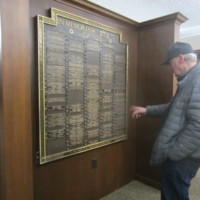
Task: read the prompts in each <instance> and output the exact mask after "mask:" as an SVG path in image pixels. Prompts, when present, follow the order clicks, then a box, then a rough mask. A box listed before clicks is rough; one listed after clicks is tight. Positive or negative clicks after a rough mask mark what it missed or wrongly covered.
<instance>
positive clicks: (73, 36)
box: [37, 8, 128, 164]
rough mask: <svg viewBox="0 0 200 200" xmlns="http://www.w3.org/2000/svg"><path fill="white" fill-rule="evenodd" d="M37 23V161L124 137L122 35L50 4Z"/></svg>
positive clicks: (124, 56)
mask: <svg viewBox="0 0 200 200" xmlns="http://www.w3.org/2000/svg"><path fill="white" fill-rule="evenodd" d="M37 23H38V84H39V86H38V88H39V89H38V96H39V163H40V164H44V163H47V162H51V161H54V160H57V159H61V158H64V157H68V156H72V155H75V154H78V153H82V152H85V151H89V150H92V149H95V148H99V147H102V146H105V145H109V144H112V143H115V142H119V141H121V140H124V139H127V113H128V112H127V99H128V98H127V88H128V85H127V83H128V80H127V77H128V76H127V74H128V63H127V60H128V58H127V54H128V45H127V44H126V43H125V42H124V41H122V33H121V32H120V31H118V30H116V29H114V28H112V27H108V26H106V25H103V24H100V23H97V22H94V21H91V20H89V19H86V18H83V17H80V16H76V15H73V14H71V13H67V12H65V11H62V10H58V9H55V8H51V18H48V17H45V16H37Z"/></svg>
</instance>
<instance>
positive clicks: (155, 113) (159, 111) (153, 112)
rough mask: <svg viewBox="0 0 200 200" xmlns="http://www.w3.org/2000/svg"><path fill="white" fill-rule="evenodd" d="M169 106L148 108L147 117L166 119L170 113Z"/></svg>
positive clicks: (162, 105)
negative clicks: (168, 112)
mask: <svg viewBox="0 0 200 200" xmlns="http://www.w3.org/2000/svg"><path fill="white" fill-rule="evenodd" d="M168 107H169V104H161V105H155V106H147V107H146V109H147V116H150V117H164V116H165V115H166V113H167V111H168Z"/></svg>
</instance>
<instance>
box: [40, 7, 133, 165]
mask: <svg viewBox="0 0 200 200" xmlns="http://www.w3.org/2000/svg"><path fill="white" fill-rule="evenodd" d="M50 11H51V18H49V17H45V16H41V15H37V28H38V101H39V164H45V163H48V162H51V161H54V160H58V159H62V158H64V157H68V156H72V155H75V154H78V153H82V152H86V151H89V150H92V149H96V148H99V147H103V146H106V145H109V144H112V143H116V142H119V141H122V140H125V139H127V138H128V53H129V52H128V44H127V43H126V42H125V41H123V34H122V32H120V31H118V30H117V29H115V28H113V27H109V26H106V25H104V24H101V23H98V22H94V21H92V20H89V19H86V18H83V17H80V16H77V15H74V14H72V13H68V12H65V11H62V10H59V9H56V8H51V9H50ZM58 16H60V17H64V18H66V19H71V20H74V21H77V22H81V23H84V24H87V25H91V26H93V27H96V28H100V29H103V30H105V31H108V32H111V33H115V34H118V35H119V39H120V43H121V44H126V48H127V50H126V51H127V54H126V55H127V58H126V119H125V121H126V135H124V136H121V137H117V138H112V139H109V140H106V141H102V142H98V143H94V144H90V145H87V146H84V147H79V148H77V149H73V150H70V151H65V152H61V153H58V154H54V155H50V156H46V149H45V147H46V138H45V135H46V131H45V71H44V24H49V25H52V26H57V23H58Z"/></svg>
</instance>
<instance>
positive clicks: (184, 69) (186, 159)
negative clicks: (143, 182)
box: [131, 42, 200, 200]
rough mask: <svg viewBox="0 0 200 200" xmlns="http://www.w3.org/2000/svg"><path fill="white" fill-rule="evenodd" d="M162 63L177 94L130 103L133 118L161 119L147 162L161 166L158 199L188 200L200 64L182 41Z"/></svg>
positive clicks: (197, 134) (199, 140) (198, 157)
mask: <svg viewBox="0 0 200 200" xmlns="http://www.w3.org/2000/svg"><path fill="white" fill-rule="evenodd" d="M163 64H164V65H169V66H170V68H171V70H172V72H173V73H174V74H175V76H176V77H177V80H178V87H177V91H176V94H175V95H174V97H173V98H172V99H171V101H170V102H169V103H168V104H162V105H153V106H146V107H140V106H132V107H131V111H132V112H133V114H132V117H133V118H138V117H140V116H142V115H147V116H152V117H162V118H163V120H164V123H163V126H162V128H161V130H160V133H159V135H158V137H157V139H156V141H155V144H154V146H153V150H152V156H151V161H150V164H151V165H161V166H162V180H161V200H189V194H188V193H189V187H190V181H191V179H192V178H193V177H194V176H195V174H196V172H197V170H198V169H199V167H200V64H197V56H196V54H194V52H193V50H192V47H191V46H190V45H189V44H188V43H182V42H176V43H175V44H173V45H171V46H170V48H169V50H168V55H167V60H166V61H165V62H164V63H163Z"/></svg>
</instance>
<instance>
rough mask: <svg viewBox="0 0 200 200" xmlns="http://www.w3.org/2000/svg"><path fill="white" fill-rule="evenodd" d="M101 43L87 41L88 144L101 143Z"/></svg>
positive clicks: (86, 105) (86, 103)
mask: <svg viewBox="0 0 200 200" xmlns="http://www.w3.org/2000/svg"><path fill="white" fill-rule="evenodd" d="M100 49H101V46H100V41H99V40H95V39H93V38H92V39H87V40H86V51H85V53H86V54H85V56H86V91H85V95H86V96H85V107H86V135H87V144H93V143H96V142H98V141H99V126H100V124H99V110H100V79H99V76H100V75H99V74H100V69H99V65H100Z"/></svg>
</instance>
